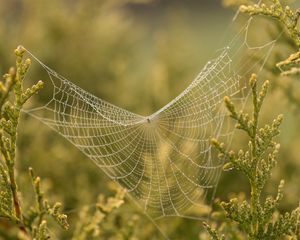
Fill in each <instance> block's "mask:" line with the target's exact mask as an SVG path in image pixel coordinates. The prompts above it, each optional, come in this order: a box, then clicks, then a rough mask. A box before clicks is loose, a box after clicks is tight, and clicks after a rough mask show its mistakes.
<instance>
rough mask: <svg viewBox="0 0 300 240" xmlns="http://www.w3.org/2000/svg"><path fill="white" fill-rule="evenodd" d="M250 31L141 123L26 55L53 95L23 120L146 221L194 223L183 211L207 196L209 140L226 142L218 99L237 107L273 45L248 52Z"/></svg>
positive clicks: (212, 184)
mask: <svg viewBox="0 0 300 240" xmlns="http://www.w3.org/2000/svg"><path fill="white" fill-rule="evenodd" d="M250 23H251V19H250V20H249V21H247V23H246V24H245V25H244V26H243V27H242V28H241V31H240V32H239V33H238V34H237V35H236V36H235V37H234V39H233V40H232V41H231V42H230V43H229V44H228V46H227V47H226V48H223V49H220V50H218V51H217V54H216V56H215V57H213V59H212V60H211V61H209V62H208V63H207V64H206V65H205V66H204V67H203V69H202V70H201V71H200V73H199V74H198V76H197V77H196V78H195V79H194V80H193V81H192V83H191V84H190V85H189V86H188V87H187V88H186V89H185V90H184V91H183V92H182V93H181V94H179V95H178V96H177V97H176V98H175V99H174V100H172V101H171V102H170V103H168V104H167V105H166V106H164V107H162V108H161V109H160V110H158V111H157V112H155V113H153V114H152V115H149V116H142V115H139V114H135V113H132V112H130V111H127V110H125V109H122V108H120V107H117V106H115V105H113V104H110V103H108V102H106V101H104V100H103V99H101V98H98V97H96V96H94V95H92V94H90V93H88V92H87V91H85V90H83V89H81V88H80V87H79V86H76V85H75V84H74V83H72V82H71V81H69V80H67V79H66V78H64V77H63V76H61V75H59V74H58V73H56V72H55V71H54V70H52V69H51V68H49V67H48V66H46V65H45V64H44V63H42V62H41V61H40V60H39V59H38V58H37V57H35V56H34V55H33V54H32V53H30V52H29V51H27V52H28V54H29V55H30V56H31V57H32V58H33V59H34V60H35V62H36V63H38V65H39V66H42V68H43V69H44V71H46V73H47V75H48V77H49V82H50V83H51V84H52V85H53V86H52V87H53V95H52V98H51V99H50V101H49V102H48V103H47V104H45V105H43V106H39V107H29V109H26V110H24V112H26V113H28V114H29V115H31V116H33V117H35V118H37V119H38V120H40V121H41V122H43V123H44V124H46V125H48V126H49V127H50V128H52V129H54V130H55V131H56V132H58V133H59V134H60V135H62V136H63V137H64V138H66V139H67V140H68V141H70V142H71V143H72V144H73V145H74V146H75V147H77V148H78V149H79V150H80V151H81V152H83V153H84V154H85V155H86V156H87V157H88V158H89V159H91V160H93V161H94V162H95V164H96V165H97V166H99V167H100V168H101V169H102V170H103V171H104V172H105V173H106V174H107V175H108V177H109V178H110V179H112V180H114V181H116V182H117V183H119V184H120V185H121V186H122V187H124V188H125V189H126V190H127V191H128V193H129V194H130V195H131V197H132V198H133V199H134V200H135V201H136V202H137V203H138V205H139V206H140V207H141V208H142V209H143V210H144V212H145V213H146V214H147V215H148V216H150V217H151V218H152V219H159V218H162V217H165V216H182V217H191V218H197V217H198V216H195V214H193V213H192V211H191V210H193V209H194V208H195V207H199V206H200V207H202V206H203V205H204V204H206V203H207V202H209V200H210V199H211V198H212V197H213V196H214V192H215V189H216V186H217V184H218V180H219V177H220V172H221V170H222V166H223V163H224V162H223V161H222V160H220V159H219V158H218V157H217V154H216V152H215V151H214V149H213V148H212V147H211V145H210V140H211V138H212V137H215V138H218V139H220V140H221V141H224V142H230V139H231V137H232V134H233V127H232V126H230V124H229V121H228V119H229V118H228V114H227V111H226V109H225V107H224V104H223V99H224V97H225V96H230V97H231V99H233V100H234V101H236V102H239V103H242V104H243V103H244V102H245V99H246V96H247V92H248V91H247V89H246V85H247V84H246V83H247V81H248V78H249V76H250V74H251V73H252V72H254V71H255V72H258V71H260V70H261V69H262V67H263V65H264V63H265V61H266V59H267V58H268V56H269V55H270V52H271V49H272V48H273V46H274V43H275V40H274V41H271V42H269V43H267V44H264V45H261V46H255V47H251V46H250V45H249V43H248V39H247V33H248V30H249V26H250ZM245 56H246V57H245ZM44 81H47V80H45V79H44Z"/></svg>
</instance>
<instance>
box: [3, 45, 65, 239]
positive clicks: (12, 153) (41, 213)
mask: <svg viewBox="0 0 300 240" xmlns="http://www.w3.org/2000/svg"><path fill="white" fill-rule="evenodd" d="M24 52H25V50H24V49H23V47H21V46H19V47H18V48H17V49H16V50H15V54H16V57H17V60H16V70H15V69H14V68H11V69H10V70H9V73H7V74H5V75H4V78H3V82H0V87H1V89H0V110H1V111H0V117H1V120H0V135H1V138H0V146H1V159H0V161H1V162H0V215H1V217H2V218H5V219H7V224H9V225H12V226H11V227H12V228H15V229H19V230H16V231H13V232H14V233H12V235H14V234H16V235H20V234H21V236H23V238H24V239H29V238H32V239H37V240H44V239H49V238H50V236H49V233H48V228H47V221H46V220H45V217H46V216H51V217H52V218H53V219H54V220H55V221H56V222H57V223H58V224H59V225H60V226H61V227H62V228H64V229H68V223H67V217H66V215H64V214H62V213H60V208H61V204H60V203H55V204H54V205H53V206H50V205H49V204H48V201H47V200H45V199H44V195H43V193H42V191H41V188H40V178H39V177H35V176H34V173H33V170H32V169H30V170H29V172H30V176H31V180H32V185H33V189H34V193H35V198H36V204H35V205H34V204H33V205H32V207H31V208H30V210H29V211H28V212H24V211H23V209H22V207H21V205H22V202H21V200H20V197H19V195H20V194H19V187H18V184H17V181H16V168H15V164H16V141H17V128H18V124H19V118H20V112H21V110H22V107H23V105H24V104H25V103H26V102H27V100H29V99H30V98H31V97H32V96H33V95H34V94H36V93H37V92H38V91H39V90H40V89H41V88H42V87H43V82H42V81H39V82H38V83H37V84H35V85H33V86H31V87H29V88H27V89H26V90H24V88H23V80H24V77H25V75H26V73H27V71H28V69H29V66H30V63H31V61H30V59H26V60H24V59H23V56H24ZM1 231H2V230H1V228H0V233H1ZM3 231H5V230H3ZM0 236H1V234H0ZM11 237H12V236H11ZM6 238H8V236H6Z"/></svg>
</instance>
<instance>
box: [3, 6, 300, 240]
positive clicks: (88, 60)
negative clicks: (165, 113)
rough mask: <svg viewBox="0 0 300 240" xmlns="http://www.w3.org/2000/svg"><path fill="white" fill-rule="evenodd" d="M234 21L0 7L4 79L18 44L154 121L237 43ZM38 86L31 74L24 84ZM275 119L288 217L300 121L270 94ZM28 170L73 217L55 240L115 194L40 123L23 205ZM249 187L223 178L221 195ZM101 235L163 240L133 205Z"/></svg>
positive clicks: (33, 123)
mask: <svg viewBox="0 0 300 240" xmlns="http://www.w3.org/2000/svg"><path fill="white" fill-rule="evenodd" d="M234 13H235V12H234V11H233V10H232V9H228V8H224V6H222V3H221V1H219V0H214V1H212V0H201V1H199V0H198V1H197V0H194V1H192V0H187V1H180V0H176V1H175V0H170V1H162V0H161V1H159V0H152V1H151V0H127V1H126V0H112V1H111V0H101V1H97V0H90V1H84V0H72V1H71V0H52V1H41V0H0V16H1V18H0V74H4V73H5V72H6V71H7V69H8V68H9V66H11V65H13V62H14V59H15V58H14V54H13V49H15V48H16V46H17V45H19V44H22V45H24V46H25V47H26V48H27V49H28V50H30V51H31V52H32V53H34V54H35V55H36V56H38V57H39V59H41V60H42V61H43V62H44V63H46V64H47V65H48V66H50V67H51V68H53V69H55V70H56V71H57V72H59V73H60V74H61V75H63V76H65V77H66V78H68V79H69V80H71V81H72V82H74V83H76V84H77V85H79V86H80V87H82V88H83V89H86V90H87V91H89V92H92V93H94V94H95V95H97V96H99V97H101V98H103V99H105V100H107V101H109V102H111V103H113V104H115V105H117V106H121V107H123V108H126V109H128V110H131V111H134V112H137V113H139V114H149V113H152V112H153V111H155V110H157V109H159V108H160V107H162V106H164V105H165V104H166V103H168V102H169V101H170V100H171V99H173V98H174V97H175V96H176V95H177V94H178V93H180V92H181V91H182V90H183V89H184V88H185V87H187V86H188V84H189V83H190V82H191V81H192V80H193V78H194V77H195V76H196V75H197V73H198V72H199V71H200V70H201V68H202V67H203V65H204V64H205V63H206V62H207V61H208V60H209V58H210V57H211V56H212V55H213V54H214V52H215V51H216V50H217V49H219V48H220V47H222V46H224V44H225V38H226V37H225V38H223V36H228V37H230V36H231V37H232V36H233V34H234V30H235V28H234V27H233V26H232V23H231V19H232V18H233V16H234ZM257 31H259V30H257ZM39 79H40V76H38V74H36V75H34V74H32V76H31V78H30V79H27V81H28V83H33V82H35V81H36V80H39ZM271 80H272V79H271ZM45 91H46V90H45ZM43 96H44V95H43ZM45 96H47V94H45ZM274 106H276V107H274ZM279 113H283V114H284V116H285V121H284V123H283V126H282V134H281V135H280V137H279V139H278V141H279V142H281V145H282V149H281V155H280V161H279V166H278V167H277V168H276V170H275V172H274V174H273V176H272V181H271V182H270V184H269V185H268V187H267V189H266V192H267V193H274V191H275V189H276V187H277V184H278V182H279V180H280V179H281V178H284V179H286V188H285V194H286V195H285V198H284V200H283V205H282V208H283V209H285V210H288V209H291V208H294V207H295V206H296V205H297V203H298V201H299V198H300V188H299V184H298V183H299V181H300V156H299V155H300V154H299V153H300V150H299V145H300V134H299V131H300V121H299V113H298V110H297V109H295V108H294V107H292V106H291V104H290V103H289V102H288V101H287V100H286V99H285V98H284V97H283V95H282V94H281V93H280V91H279V90H278V89H274V90H273V91H272V92H271V93H270V95H269V96H268V99H267V102H266V105H265V108H264V109H263V114H262V115H263V116H262V122H266V121H268V120H272V118H273V117H275V116H276V115H277V114H279ZM239 138H241V139H239V141H237V142H238V143H239V144H241V145H242V144H245V141H244V139H243V136H239ZM233 147H234V148H235V149H239V147H240V146H239V145H237V144H236V145H235V146H233ZM29 166H32V167H33V168H34V169H35V171H36V172H37V174H38V175H39V176H41V177H42V179H43V185H42V187H43V188H44V190H45V192H46V195H47V196H48V197H49V199H50V200H52V201H60V202H62V203H63V206H64V209H65V212H66V213H67V215H68V216H69V220H70V224H71V227H70V230H69V231H67V232H64V231H61V230H60V229H55V228H54V230H53V232H52V234H53V238H54V239H71V237H72V229H74V227H75V225H76V222H78V219H79V215H80V212H81V209H82V208H83V206H89V208H90V210H91V211H93V205H94V204H95V202H96V201H97V196H98V195H99V194H105V195H107V196H109V195H110V194H112V193H111V189H110V187H109V186H110V181H109V179H108V178H107V177H106V176H105V175H104V174H103V173H102V172H101V170H100V169H99V168H97V167H96V166H95V165H94V164H93V163H92V162H91V161H90V160H89V159H87V158H86V157H85V156H83V155H82V154H81V153H80V152H79V151H78V150H77V149H76V148H75V147H74V146H72V145H71V144H69V143H68V142H67V141H66V140H64V139H62V138H61V137H59V136H58V135H57V134H56V133H55V132H53V131H51V130H50V129H48V128H47V127H46V126H44V125H42V124H41V123H39V122H38V121H37V120H35V119H33V118H30V117H28V116H23V117H22V120H21V123H20V126H19V142H18V163H17V169H18V179H19V184H20V186H21V188H22V189H21V191H22V196H23V198H24V199H30V196H31V195H32V193H31V185H30V180H29V177H28V174H27V169H28V167H29ZM248 188H249V186H248V184H247V181H246V179H245V178H244V177H243V176H240V175H239V174H238V173H236V172H226V173H224V174H223V176H222V178H221V181H220V184H219V188H218V190H217V193H216V196H217V197H218V198H221V199H228V197H229V196H231V195H232V193H240V192H246V193H247V192H249V191H248V190H249V189H248ZM26 204H28V205H29V204H30V203H29V202H28V203H26V201H25V205H26ZM24 207H27V206H24ZM130 221H131V222H130ZM132 221H134V226H132V225H130V223H132ZM161 228H162V230H163V231H164V232H166V233H167V234H168V235H169V236H170V238H171V239H205V237H204V235H203V234H202V233H201V232H202V231H203V229H202V223H201V221H191V220H185V219H169V220H168V222H163V223H161ZM103 230H105V231H107V232H106V233H105V234H104V235H103V236H104V237H103V239H118V238H120V239H122V238H121V237H120V234H119V233H120V231H123V232H126V231H134V234H133V236H134V237H135V239H161V238H162V236H161V234H160V233H159V232H158V230H157V228H156V227H155V226H154V225H153V223H152V222H151V221H149V219H147V218H146V217H145V216H144V215H143V214H142V213H141V212H140V211H139V210H138V209H137V208H136V207H135V206H134V205H133V204H132V203H131V202H130V201H126V203H125V204H124V205H123V206H122V207H121V208H120V209H119V210H118V211H117V212H116V213H115V214H114V216H111V218H109V219H107V221H106V223H104V224H103ZM0 239H1V237H0Z"/></svg>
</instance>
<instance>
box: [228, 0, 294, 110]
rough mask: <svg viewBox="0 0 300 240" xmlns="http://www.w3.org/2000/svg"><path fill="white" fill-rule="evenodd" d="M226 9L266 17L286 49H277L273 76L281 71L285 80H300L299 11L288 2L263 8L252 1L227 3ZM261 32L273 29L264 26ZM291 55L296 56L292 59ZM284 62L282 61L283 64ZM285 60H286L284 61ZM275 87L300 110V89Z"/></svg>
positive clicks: (277, 0)
mask: <svg viewBox="0 0 300 240" xmlns="http://www.w3.org/2000/svg"><path fill="white" fill-rule="evenodd" d="M223 2H224V4H225V5H226V6H239V10H240V12H242V13H246V14H248V15H250V16H254V17H255V16H263V17H266V18H268V19H269V20H270V22H271V24H272V25H273V26H275V29H276V30H274V29H273V30H269V32H270V33H271V34H280V42H281V43H282V44H283V45H284V47H283V48H280V49H277V50H276V51H277V52H276V54H277V59H276V60H275V61H276V63H275V64H272V65H271V66H268V69H269V70H270V72H272V73H273V74H274V75H277V73H278V71H277V68H279V69H280V70H281V71H280V72H281V75H282V76H296V77H297V76H299V74H300V31H299V24H298V23H299V17H300V11H299V9H293V8H292V7H290V6H289V5H288V4H289V3H290V2H292V0H291V1H288V0H271V1H270V0H262V1H261V2H260V3H259V4H254V3H253V2H254V1H249V0H244V1H240V0H223ZM258 28H261V29H262V28H269V26H266V25H264V24H263V25H260V26H258ZM289 52H292V54H290V56H288V54H289ZM280 59H281V60H280ZM283 59H284V60H283ZM274 86H276V87H278V88H279V89H280V90H281V91H282V92H283V93H284V95H285V97H286V98H287V99H289V100H290V102H291V103H293V104H294V105H295V106H296V107H298V108H299V107H300V98H299V97H298V91H297V90H295V89H297V85H296V83H295V82H294V81H292V82H285V83H282V82H279V81H274Z"/></svg>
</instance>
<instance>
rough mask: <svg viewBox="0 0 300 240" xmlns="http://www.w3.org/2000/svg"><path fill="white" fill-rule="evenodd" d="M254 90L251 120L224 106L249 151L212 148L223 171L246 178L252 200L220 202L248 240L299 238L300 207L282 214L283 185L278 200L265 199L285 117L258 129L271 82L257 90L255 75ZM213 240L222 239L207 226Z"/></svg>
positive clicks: (221, 146) (217, 144) (229, 104)
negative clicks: (279, 210) (280, 205)
mask: <svg viewBox="0 0 300 240" xmlns="http://www.w3.org/2000/svg"><path fill="white" fill-rule="evenodd" d="M250 86H251V90H252V105H253V112H252V116H249V115H248V114H247V113H245V112H243V111H241V112H239V113H238V112H237V111H236V109H235V105H234V104H233V103H232V102H231V100H230V99H229V98H228V97H225V104H226V107H227V109H228V111H229V112H230V117H231V118H232V119H234V120H235V121H236V122H237V124H236V128H237V129H240V130H242V131H244V132H245V133H246V134H247V136H248V138H249V142H248V148H247V149H245V150H244V149H241V150H239V151H238V153H235V152H234V151H232V150H231V151H228V150H226V147H225V146H224V144H223V143H220V142H218V140H216V139H213V140H212V144H213V146H215V147H216V148H217V149H218V151H219V153H220V154H219V157H220V158H221V159H224V158H225V159H226V160H227V161H228V162H227V163H226V164H225V165H224V170H232V169H235V170H237V171H239V172H241V173H242V174H244V175H245V176H246V177H247V179H248V181H249V184H250V187H251V192H250V200H249V201H247V200H240V199H238V198H232V199H230V201H228V202H221V206H222V208H223V209H224V211H225V213H226V217H227V218H228V219H229V220H231V221H235V222H237V223H238V226H239V228H240V230H241V231H242V232H244V233H245V235H246V236H247V237H248V239H253V240H254V239H256V240H258V239H261V240H263V239H282V238H283V237H284V236H291V237H294V238H296V237H300V207H298V208H296V209H295V210H293V211H292V212H290V213H289V212H286V213H284V214H280V213H279V212H278V207H279V203H280V201H281V200H282V198H283V192H282V189H283V185H284V181H283V180H281V181H280V184H279V186H278V193H277V196H276V197H275V198H274V197H271V196H270V197H267V198H266V199H265V200H263V198H262V193H263V189H264V187H265V185H266V182H267V180H269V179H270V177H271V171H272V170H273V168H274V167H275V166H276V164H277V158H278V151H279V144H278V143H277V142H276V141H275V140H274V138H275V137H276V136H277V135H278V134H279V133H280V130H279V127H280V125H281V123H282V119H283V118H282V115H279V116H278V117H277V118H275V119H274V120H273V122H272V123H271V124H266V125H264V126H263V127H259V115H260V111H261V107H262V105H263V102H264V99H265V96H266V94H267V90H268V87H269V81H266V82H265V83H264V84H263V85H262V87H261V90H260V91H258V89H257V77H256V75H254V74H253V75H252V77H251V79H250ZM206 228H207V229H208V231H209V233H210V235H211V237H212V239H224V238H219V237H218V236H217V233H216V231H215V230H212V229H211V228H210V227H209V226H207V225H206Z"/></svg>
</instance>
